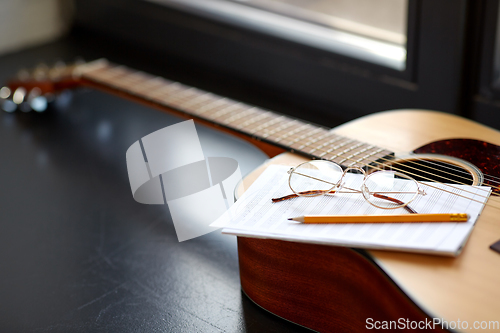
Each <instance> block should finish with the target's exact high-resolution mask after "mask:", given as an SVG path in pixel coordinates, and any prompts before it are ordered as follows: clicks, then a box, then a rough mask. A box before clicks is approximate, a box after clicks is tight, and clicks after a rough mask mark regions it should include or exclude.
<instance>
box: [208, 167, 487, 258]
mask: <svg viewBox="0 0 500 333" xmlns="http://www.w3.org/2000/svg"><path fill="white" fill-rule="evenodd" d="M289 169H290V167H288V166H278V165H271V166H269V167H268V168H267V169H266V170H265V171H264V172H263V173H262V175H261V176H260V177H259V178H258V179H257V180H256V181H255V182H254V183H253V184H252V185H251V187H250V188H249V189H248V190H247V191H246V192H245V193H244V194H243V195H242V196H241V198H239V199H238V200H237V201H236V203H235V204H234V205H232V206H231V207H230V208H229V209H228V210H227V211H226V213H224V214H223V215H222V216H221V217H220V218H219V219H218V220H216V221H215V222H214V223H212V225H211V226H214V227H223V230H222V232H223V233H225V234H232V235H237V236H246V237H257V238H272V239H279V240H286V241H296V242H307V243H317V244H327V245H328V244H329V245H337V246H347V247H354V248H368V249H385V250H398V251H410V252H422V253H430V254H437V255H447V256H456V255H458V254H459V253H460V251H461V250H462V248H463V246H464V245H465V242H466V241H467V239H468V237H469V235H470V233H471V232H472V229H473V228H474V224H475V223H476V221H477V218H478V216H479V214H480V213H481V211H482V209H483V207H484V203H485V202H486V201H487V200H488V197H489V195H490V193H491V188H490V187H487V186H469V185H447V184H439V183H429V185H430V186H429V185H426V183H425V182H423V183H421V184H423V185H422V187H423V189H424V190H425V192H426V193H427V194H426V195H419V196H418V197H417V198H416V199H415V201H413V202H412V203H411V207H412V208H413V209H415V210H416V211H417V212H418V213H429V214H430V213H467V214H469V216H470V219H469V221H468V222H458V223H453V222H445V223H436V222H432V223H373V224H371V223H366V224H301V223H297V222H294V221H289V220H288V218H290V217H296V216H302V215H336V214H338V215H370V214H376V215H381V214H404V213H405V211H404V210H403V209H402V208H398V209H391V210H387V209H380V208H376V207H373V206H372V205H370V204H369V203H368V202H366V200H365V199H364V198H363V196H362V195H361V194H358V193H354V194H345V193H343V194H342V193H339V194H335V195H324V196H320V197H299V198H294V199H290V200H286V201H282V202H276V203H273V202H272V201H271V199H272V198H277V197H281V196H284V195H287V194H291V193H292V192H291V190H290V188H289V187H288V174H287V171H288V170H289ZM362 177H363V176H362V175H360V174H350V173H349V174H347V175H346V178H345V182H346V184H345V185H346V186H349V187H355V186H359V185H360V184H361V182H362V180H363V178H362ZM471 199H472V200H471Z"/></svg>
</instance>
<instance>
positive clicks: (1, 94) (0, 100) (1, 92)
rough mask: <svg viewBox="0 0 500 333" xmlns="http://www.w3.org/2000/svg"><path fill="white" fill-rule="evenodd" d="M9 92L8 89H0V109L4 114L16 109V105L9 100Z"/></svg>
mask: <svg viewBox="0 0 500 333" xmlns="http://www.w3.org/2000/svg"><path fill="white" fill-rule="evenodd" d="M11 95H12V94H11V91H10V89H9V88H8V87H2V88H1V89H0V107H1V108H2V110H4V111H6V112H14V111H16V109H17V105H16V103H14V102H13V101H12V100H11V99H10V98H11V97H12V96H11Z"/></svg>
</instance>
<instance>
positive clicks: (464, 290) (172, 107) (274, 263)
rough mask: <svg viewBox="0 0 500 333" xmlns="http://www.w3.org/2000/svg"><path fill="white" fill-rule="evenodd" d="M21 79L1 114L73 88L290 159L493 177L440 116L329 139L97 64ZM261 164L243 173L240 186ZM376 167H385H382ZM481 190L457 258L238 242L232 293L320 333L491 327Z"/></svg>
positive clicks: (494, 139)
mask: <svg viewBox="0 0 500 333" xmlns="http://www.w3.org/2000/svg"><path fill="white" fill-rule="evenodd" d="M46 74H47V75H45V76H46V78H47V79H50V78H51V77H52V75H48V74H49V73H46ZM75 80H76V81H75ZM31 83H32V84H31V85H30V82H26V81H22V82H17V81H14V82H12V83H11V85H10V91H11V92H12V94H11V92H10V91H9V93H8V94H5V91H4V95H5V96H3V97H0V106H1V105H2V103H10V104H12V103H14V102H15V100H18V99H19V98H18V97H19V96H22V102H23V103H24V104H30V103H31V102H32V100H33V99H34V98H36V97H37V96H38V95H39V94H40V93H44V92H51V93H57V92H58V91H61V90H62V89H65V88H67V87H72V86H76V85H84V86H88V87H94V88H97V89H101V90H104V91H108V92H111V93H114V94H117V95H119V96H123V97H126V98H129V99H131V100H134V101H138V102H140V103H143V104H146V105H150V106H152V107H155V108H158V109H160V110H163V111H167V112H174V113H176V114H179V115H181V116H186V117H189V118H195V119H196V121H198V122H201V123H203V124H206V125H209V126H213V127H216V128H218V129H220V130H224V131H227V132H230V133H232V134H234V135H237V136H239V137H241V138H244V139H246V140H249V141H250V142H252V143H255V144H256V145H257V146H258V147H260V148H261V149H263V150H264V151H265V152H266V153H268V155H269V156H275V155H277V154H278V153H281V152H282V151H284V150H291V151H300V152H302V154H303V155H307V156H311V157H314V158H321V159H327V160H331V161H334V162H336V163H338V164H341V165H342V166H344V167H350V166H352V165H357V166H366V165H370V164H372V163H377V161H380V160H384V161H391V160H392V157H393V154H394V152H402V155H398V153H396V155H395V159H394V160H395V161H396V162H397V161H403V160H406V159H408V157H409V156H410V158H419V157H420V156H422V157H423V158H425V159H427V160H429V159H432V160H435V161H438V162H440V163H442V162H445V163H449V164H452V165H455V166H459V167H460V168H462V169H464V170H465V171H467V172H468V173H469V174H471V182H472V183H477V184H480V183H482V180H483V179H482V178H481V177H482V173H484V174H485V175H489V176H494V177H498V178H495V179H497V181H498V180H500V148H499V146H500V132H498V131H496V130H494V129H491V128H488V127H486V126H483V125H480V124H478V123H475V122H472V121H469V120H467V119H464V118H461V117H457V116H454V115H450V114H445V113H439V112H433V111H423V110H399V111H388V112H381V113H376V114H373V115H370V116H366V117H363V118H360V119H358V120H355V121H351V122H349V123H347V124H344V125H342V126H339V127H337V128H335V129H333V130H332V131H329V130H328V129H326V128H324V127H321V126H318V125H314V124H309V123H307V122H304V121H301V120H297V119H291V118H288V117H286V116H283V115H278V114H274V113H272V112H270V111H267V110H262V109H259V108H257V107H253V106H248V105H244V104H242V103H239V102H236V101H231V100H229V99H227V98H222V97H220V96H216V95H214V94H209V93H207V92H204V91H202V90H199V89H194V88H192V87H189V86H186V85H183V84H180V83H178V82H171V81H169V80H166V79H163V78H159V77H156V76H153V75H150V74H146V73H143V72H137V71H134V70H131V69H128V68H126V67H124V66H117V65H114V64H111V63H108V62H107V61H106V60H104V59H101V60H96V61H94V62H92V63H89V64H86V65H82V66H78V65H76V66H74V68H68V70H67V71H66V70H65V71H62V72H61V75H60V76H59V77H58V78H57V79H52V80H51V81H47V82H45V81H43V80H42V81H40V80H34V81H33V82H31ZM23 87H24V88H23ZM21 88H22V89H21ZM35 90H36V92H37V93H36V94H33V92H34V91H35ZM16 92H17V95H18V97H15V96H16ZM19 102H20V101H17V102H16V103H17V104H19ZM14 104H15V103H14ZM30 105H31V104H30ZM11 111H12V110H11ZM412 154H413V155H412ZM421 154H426V155H421ZM429 154H431V155H429ZM412 156H413V157H412ZM304 160H305V157H302V156H299V155H296V154H292V153H284V154H280V155H277V156H276V157H274V158H273V159H271V160H270V161H269V163H273V164H285V165H291V166H295V165H297V164H298V163H300V162H302V161H304ZM463 160H465V161H466V162H464V161H463ZM269 163H267V164H266V165H263V166H262V167H260V168H259V169H257V170H255V171H254V172H253V173H251V174H250V175H249V176H247V177H246V178H245V180H244V184H245V186H244V187H245V188H248V187H249V185H250V184H251V183H252V182H253V181H254V180H255V179H256V178H257V177H258V175H260V173H262V171H263V170H264V169H265V168H266V166H267V165H269ZM379 165H380V164H379ZM384 167H391V165H390V163H385V162H384ZM398 167H399V164H398ZM434 170H435V169H434ZM435 171H436V170H435ZM433 173H434V172H433ZM490 179H491V178H490ZM484 183H486V184H488V185H490V186H492V187H494V188H493V191H494V192H495V193H494V195H492V196H491V197H490V198H489V200H488V204H490V205H488V206H486V207H485V208H484V211H483V212H482V214H481V216H480V217H479V219H478V221H477V222H476V226H475V227H474V229H473V231H472V234H471V236H470V238H469V240H468V241H467V243H466V245H465V247H464V249H463V251H462V253H461V254H460V255H459V256H458V257H456V258H450V257H438V256H432V255H423V254H415V253H402V252H395V251H374V250H373V251H372V250H363V251H361V250H354V249H349V248H343V247H335V246H325V245H315V244H306V243H296V242H286V241H278V240H268V239H255V238H244V237H239V238H238V249H239V261H240V276H241V285H242V288H243V290H244V292H245V293H246V294H247V295H248V296H249V297H250V299H252V300H253V301H254V302H255V303H257V304H258V305H260V306H261V307H263V308H264V309H267V310H268V311H270V312H272V313H274V314H276V315H278V316H280V317H283V318H285V319H287V320H290V321H292V322H295V323H297V324H300V325H303V326H305V327H308V328H311V329H313V330H317V331H321V332H353V331H354V332H357V331H365V330H366V329H367V328H368V329H370V328H372V329H375V328H386V329H391V328H392V329H401V328H407V329H408V328H409V329H416V328H425V329H429V328H434V329H435V330H436V331H439V330H441V328H442V326H441V325H431V324H432V322H433V320H432V318H436V319H437V320H440V321H441V323H443V322H444V325H443V326H444V328H446V329H451V330H458V331H473V330H475V329H479V328H481V329H484V325H485V324H486V326H488V327H490V328H496V329H497V330H498V329H500V288H498V285H499V282H500V254H498V253H496V252H494V251H492V250H490V249H489V246H490V245H491V244H493V243H494V242H496V241H497V240H498V239H500V208H495V207H492V206H496V207H500V200H499V198H498V196H497V195H498V193H499V192H500V191H499V188H498V186H497V183H495V181H493V182H490V181H489V180H488V179H485V181H484ZM386 325H391V326H386ZM408 325H410V326H408ZM415 325H417V327H416V326H415ZM424 325H425V326H424Z"/></svg>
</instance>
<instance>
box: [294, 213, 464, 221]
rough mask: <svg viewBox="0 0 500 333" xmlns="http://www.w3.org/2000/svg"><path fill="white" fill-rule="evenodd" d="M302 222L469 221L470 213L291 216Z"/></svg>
mask: <svg viewBox="0 0 500 333" xmlns="http://www.w3.org/2000/svg"><path fill="white" fill-rule="evenodd" d="M289 220H291V221H296V222H300V223H408V222H467V221H468V220H469V214H465V213H451V214H402V215H306V216H298V217H292V218H289Z"/></svg>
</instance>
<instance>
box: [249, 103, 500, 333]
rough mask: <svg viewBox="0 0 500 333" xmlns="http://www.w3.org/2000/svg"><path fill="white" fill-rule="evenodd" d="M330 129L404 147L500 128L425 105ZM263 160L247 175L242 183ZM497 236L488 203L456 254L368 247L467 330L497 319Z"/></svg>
mask: <svg viewBox="0 0 500 333" xmlns="http://www.w3.org/2000/svg"><path fill="white" fill-rule="evenodd" d="M333 131H334V132H335V133H338V134H341V135H344V136H347V137H351V138H355V139H356V140H360V141H365V142H369V143H371V144H375V145H378V146H380V147H384V148H388V149H391V150H393V151H396V152H403V153H406V152H411V151H413V150H414V149H416V148H418V147H420V146H423V145H425V144H427V143H429V142H433V141H437V140H443V139H449V138H470V139H476V140H482V141H486V142H490V143H493V144H496V145H500V132H498V131H496V130H494V129H491V128H488V127H486V126H483V125H481V124H478V123H475V122H472V121H470V120H467V119H464V118H461V117H458V116H454V115H450V114H445V113H439V112H434V111H423V110H398V111H386V112H381V113H376V114H373V115H370V116H367V117H363V118H360V119H358V120H354V121H351V122H349V123H346V124H344V125H342V126H339V127H337V128H335V129H334V130H333ZM303 159H304V158H303V157H300V156H298V155H294V154H290V153H286V154H282V155H279V156H277V157H275V158H273V159H271V160H270V161H269V163H268V164H285V165H296V164H297V163H298V162H300V161H302V160H303ZM268 164H266V165H268ZM266 165H264V166H262V167H261V168H259V169H257V170H256V171H254V172H253V173H252V174H250V175H249V176H248V177H246V179H245V180H244V181H245V188H248V186H249V184H250V183H251V182H252V181H253V180H254V179H256V177H258V175H259V174H260V173H261V172H262V171H263V170H264V169H265V167H266ZM488 202H490V203H491V202H495V203H496V204H497V206H498V207H500V200H499V198H498V197H494V196H491V197H490V199H489V201H488ZM499 239H500V209H498V208H494V207H489V206H486V207H485V209H484V211H483V213H482V214H481V216H480V218H479V220H478V222H477V223H476V226H475V227H474V230H473V232H472V234H471V236H470V238H469V240H468V241H467V243H466V245H465V248H464V250H463V252H462V253H461V254H460V255H459V256H458V257H456V258H449V257H440V256H433V255H427V254H414V253H403V252H393V251H379V250H377V251H375V250H373V251H372V250H370V251H367V253H368V255H369V256H371V257H372V259H373V260H374V261H375V262H376V263H377V264H378V265H379V266H380V267H381V268H382V269H383V270H384V271H385V272H386V273H387V275H388V276H389V277H390V278H391V279H392V280H393V281H394V282H395V283H396V284H397V285H398V286H399V287H400V288H401V289H402V290H403V291H404V292H405V293H406V294H407V295H408V296H409V297H410V298H411V299H412V300H413V301H414V302H415V303H416V305H418V306H419V307H420V308H421V309H422V310H424V311H425V312H426V313H427V314H428V315H429V316H431V317H434V318H444V319H445V320H447V321H455V322H456V321H458V320H460V321H461V322H462V321H467V322H468V325H469V329H468V330H474V329H473V327H472V325H473V323H474V322H479V323H480V322H482V321H486V322H489V321H497V322H498V321H500V288H499V282H500V254H499V253H496V252H494V251H492V250H491V249H489V246H490V245H491V244H492V243H494V242H495V241H497V240H499ZM468 330H467V329H465V330H464V331H468Z"/></svg>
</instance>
